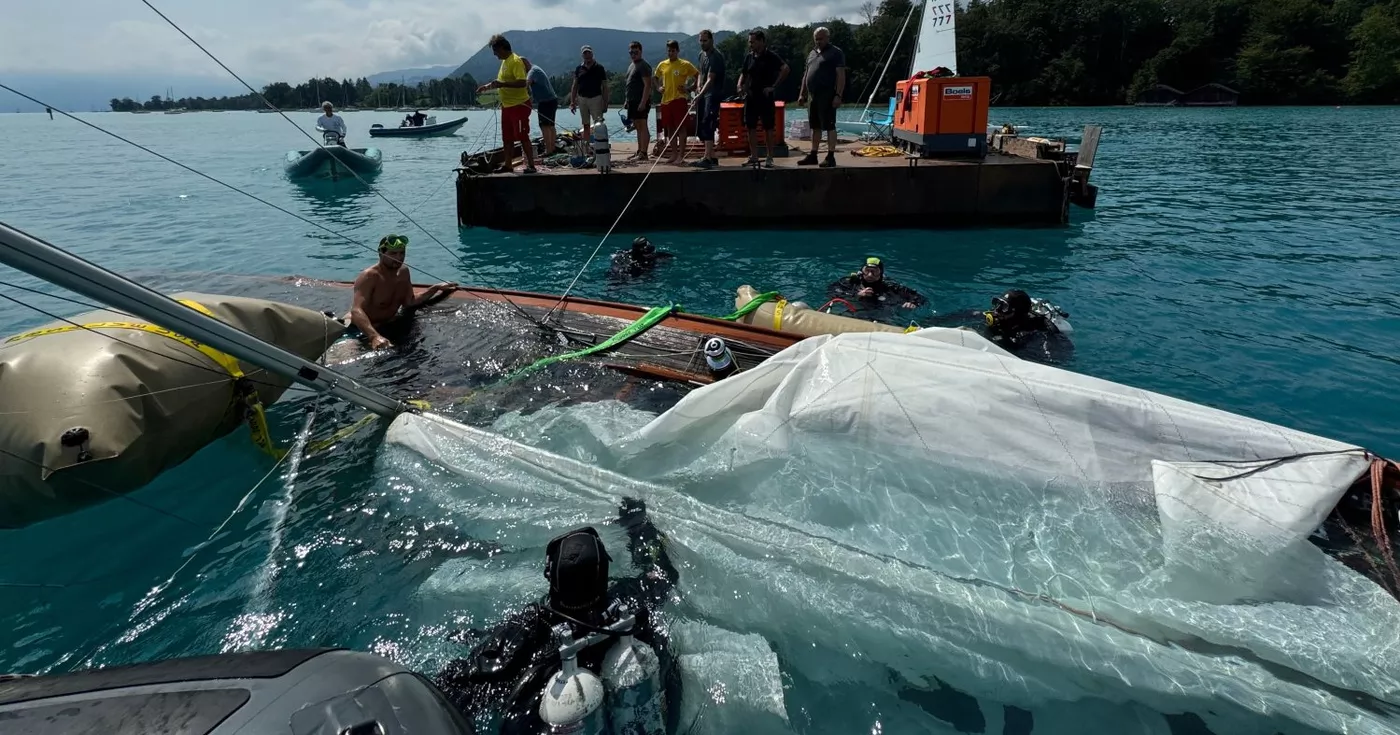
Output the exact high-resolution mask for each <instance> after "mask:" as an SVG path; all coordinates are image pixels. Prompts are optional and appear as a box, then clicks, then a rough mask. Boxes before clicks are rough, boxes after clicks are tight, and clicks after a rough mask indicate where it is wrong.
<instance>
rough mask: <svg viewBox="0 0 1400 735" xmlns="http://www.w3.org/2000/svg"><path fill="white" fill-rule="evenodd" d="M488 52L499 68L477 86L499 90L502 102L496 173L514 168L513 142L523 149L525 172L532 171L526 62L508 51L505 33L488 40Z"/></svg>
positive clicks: (532, 158)
mask: <svg viewBox="0 0 1400 735" xmlns="http://www.w3.org/2000/svg"><path fill="white" fill-rule="evenodd" d="M489 43H490V46H491V52H492V53H494V54H495V55H496V58H498V59H500V60H501V69H500V71H498V72H497V73H496V81H494V82H487V83H486V84H483V85H481V86H480V87H477V88H476V91H477V92H485V91H486V90H488V89H495V90H498V92H497V95H498V99H499V100H500V102H501V146H502V148H501V157H502V159H504V160H502V161H501V167H500V168H498V169H496V173H505V174H508V173H511V172H512V171H513V170H514V166H515V164H514V160H513V159H514V158H515V144H516V143H517V142H518V143H520V148H521V149H522V150H523V151H524V152H525V173H527V174H532V173H535V150H534V148H535V146H534V144H533V143H531V142H530V109H531V108H530V90H529V88H528V87H527V86H526V85H527V84H528V83H529V82H528V81H527V73H526V70H525V62H524V61H523V60H521V58H520V56H519V55H518V54H516V53H515V52H513V51H511V50H510V41H507V40H506V37H505V36H502V35H499V34H497V35H495V36H492V37H491V40H490V42H489Z"/></svg>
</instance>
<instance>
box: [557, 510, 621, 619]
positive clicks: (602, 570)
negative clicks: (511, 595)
mask: <svg viewBox="0 0 1400 735" xmlns="http://www.w3.org/2000/svg"><path fill="white" fill-rule="evenodd" d="M545 557H546V559H545V568H544V576H545V579H547V580H549V604H550V607H553V608H554V609H555V610H558V611H559V612H562V613H564V614H565V615H569V616H572V617H581V616H584V615H588V614H589V613H591V612H596V611H599V610H601V608H602V607H603V606H604V603H605V602H606V601H607V596H608V563H609V562H611V561H612V558H611V557H609V556H608V551H607V549H606V548H604V546H603V539H602V538H600V537H599V536H598V531H597V530H595V529H594V528H593V527H592V526H585V527H584V528H580V529H577V530H574V531H569V532H568V533H565V534H563V535H560V536H557V537H555V538H554V539H553V540H552V541H550V542H549V546H548V547H547V548H546V549H545Z"/></svg>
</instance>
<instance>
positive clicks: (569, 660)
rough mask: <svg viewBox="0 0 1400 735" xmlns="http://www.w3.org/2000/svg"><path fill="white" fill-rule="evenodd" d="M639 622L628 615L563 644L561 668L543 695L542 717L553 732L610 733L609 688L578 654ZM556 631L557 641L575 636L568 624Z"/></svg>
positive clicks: (594, 734) (603, 734) (561, 647)
mask: <svg viewBox="0 0 1400 735" xmlns="http://www.w3.org/2000/svg"><path fill="white" fill-rule="evenodd" d="M636 623H637V618H636V616H634V615H628V616H627V617H625V618H623V619H622V620H619V621H617V622H616V623H614V624H612V625H609V626H608V627H607V628H605V629H603V630H602V631H601V632H597V633H593V634H591V635H587V636H584V637H582V638H579V639H577V640H574V641H571V642H568V643H565V644H564V645H562V646H560V648H559V662H560V663H559V670H558V671H556V672H555V673H554V676H552V677H550V679H549V684H548V685H547V686H546V687H545V690H544V692H543V693H542V695H541V696H540V719H541V720H543V721H544V723H545V725H547V726H549V732H550V733H569V734H570V735H606V733H608V732H609V729H608V719H607V718H608V711H607V709H606V708H604V707H603V704H604V702H605V701H606V699H607V689H606V688H605V687H604V686H603V680H602V679H599V678H598V675H597V674H594V673H593V672H592V671H589V670H588V669H586V668H583V667H581V666H579V665H578V655H579V653H581V652H582V651H583V650H584V649H587V648H590V647H592V646H595V645H597V644H599V643H602V642H603V641H605V640H607V639H608V638H611V637H616V636H618V635H620V634H625V633H629V632H631V630H632V626H633V625H636ZM554 633H555V639H556V641H559V642H561V643H562V642H564V641H568V639H569V638H570V637H571V631H570V629H569V626H567V625H560V626H556V627H555V629H554Z"/></svg>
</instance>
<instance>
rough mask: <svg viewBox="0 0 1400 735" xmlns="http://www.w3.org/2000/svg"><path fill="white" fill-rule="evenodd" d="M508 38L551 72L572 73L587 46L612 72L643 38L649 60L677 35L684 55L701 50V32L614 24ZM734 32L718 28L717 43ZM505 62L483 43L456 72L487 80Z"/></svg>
mask: <svg viewBox="0 0 1400 735" xmlns="http://www.w3.org/2000/svg"><path fill="white" fill-rule="evenodd" d="M503 35H505V37H506V40H508V41H510V46H511V50H513V51H515V53H517V54H520V55H521V56H525V57H528V58H529V59H530V63H532V64H538V65H540V66H542V67H544V69H545V71H546V72H548V73H549V74H550V75H551V76H561V75H564V74H568V73H569V72H570V71H572V70H573V68H574V67H576V66H578V65H579V63H580V62H581V61H582V59H581V58H580V57H579V50H580V49H582V48H583V46H584V45H585V44H586V45H589V46H592V47H593V58H594V59H596V60H597V61H598V63H600V64H602V65H603V68H604V69H606V70H608V71H610V72H618V73H621V72H625V71H626V70H627V65H628V64H629V63H631V60H630V59H628V57H627V45H628V44H629V43H631V42H633V41H640V42H641V44H642V51H643V53H644V54H645V57H646V59H647V61H650V62H651V63H652V64H656V62H658V61H661V60H662V59H664V58H666V42H667V41H668V40H670V39H673V38H674V39H675V40H677V41H679V42H680V45H681V56H682V57H683V58H686V59H690V60H692V61H693V60H694V59H695V56H696V55H697V54H699V53H700V40H699V37H698V36H695V35H687V34H684V33H659V32H655V31H619V30H616V29H612V28H549V29H546V30H543V31H506V32H505V34H503ZM732 35H734V32H733V31H715V43H720V42H721V41H723V40H724V39H726V38H728V37H730V36H732ZM500 68H501V62H500V60H498V59H497V58H496V57H495V55H493V54H492V53H491V49H489V48H487V47H486V46H482V47H481V50H480V51H477V52H476V53H475V54H473V55H472V57H471V58H470V59H467V62H466V63H465V64H462V65H461V66H459V67H457V70H456V71H454V72H452V76H461V75H462V74H471V75H472V77H473V78H475V79H476V80H477V81H479V82H482V83H485V82H488V81H490V80H492V79H495V78H496V72H497V71H499V70H500Z"/></svg>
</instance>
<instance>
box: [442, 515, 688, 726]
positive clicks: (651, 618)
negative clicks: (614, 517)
mask: <svg viewBox="0 0 1400 735" xmlns="http://www.w3.org/2000/svg"><path fill="white" fill-rule="evenodd" d="M618 524H619V525H620V526H622V527H623V529H624V530H625V531H626V533H627V550H628V553H629V554H630V556H631V560H632V564H633V566H634V567H635V568H636V569H637V570H638V571H639V572H640V576H638V577H635V578H630V579H623V580H619V581H617V582H616V583H613V584H612V585H611V586H609V579H608V564H609V562H611V561H612V559H611V557H610V556H609V555H608V552H607V549H606V548H605V547H604V545H603V541H602V538H601V537H600V536H599V535H598V532H597V530H596V529H594V528H593V527H591V526H585V527H583V528H579V529H575V530H572V531H568V532H566V533H564V534H562V535H560V536H557V537H555V538H554V539H553V540H551V541H550V542H549V545H548V546H547V547H546V551H545V556H546V559H545V568H544V576H545V579H547V580H548V581H549V591H548V592H547V593H546V594H545V596H544V598H543V599H541V600H540V601H538V602H536V603H531V604H529V605H527V606H526V607H525V608H524V609H523V610H521V611H519V612H517V613H515V614H514V615H512V616H510V617H509V618H507V619H506V620H505V621H503V622H502V623H500V624H498V625H497V626H496V627H495V628H494V629H492V630H491V631H489V632H487V633H486V634H485V636H484V638H482V639H481V640H480V641H479V642H477V643H476V645H475V646H473V648H472V650H471V652H470V653H469V654H468V655H467V656H466V657H465V658H462V659H457V660H455V661H452V662H451V663H449V664H448V665H447V666H446V667H444V668H443V670H442V671H441V672H440V673H439V674H438V676H437V677H436V680H437V681H436V683H437V684H438V686H439V687H440V688H441V689H442V690H443V691H444V692H446V693H447V694H448V696H449V697H450V698H451V699H452V700H453V702H454V703H455V704H456V705H457V706H458V707H459V708H460V709H461V710H462V711H463V712H466V713H468V714H469V715H471V716H473V717H477V716H481V715H483V714H488V713H494V714H496V715H498V716H499V721H500V728H499V732H500V733H502V735H514V734H516V733H519V734H521V735H523V734H525V733H530V734H533V733H540V732H545V731H550V728H551V727H556V728H558V727H572V726H575V725H580V724H581V725H582V729H580V730H573V729H569V730H568V731H570V732H575V731H576V732H580V733H592V732H595V731H596V730H595V726H596V725H598V724H599V723H602V722H604V721H606V720H611V722H612V723H613V727H614V729H615V730H616V731H618V732H629V733H637V734H638V735H662V733H669V732H674V730H675V721H676V719H677V717H676V716H677V715H679V709H678V707H677V706H675V705H676V704H677V703H679V701H680V700H679V696H680V695H679V687H680V684H679V675H678V672H677V670H676V668H675V666H674V661H673V658H672V656H671V652H670V646H669V642H668V641H667V639H666V635H665V632H664V630H663V629H662V628H661V626H660V625H659V623H658V621H657V619H656V617H655V613H656V611H657V609H658V608H660V607H661V606H662V605H663V604H665V602H666V601H667V600H668V599H669V598H670V595H671V591H672V589H673V588H674V586H675V584H676V580H677V577H678V576H679V574H678V572H677V571H676V568H675V566H674V565H673V564H672V563H671V560H670V557H669V556H668V555H667V553H666V541H665V538H664V537H663V536H662V535H661V533H660V531H658V530H657V528H656V527H655V526H654V525H653V524H652V522H651V520H650V517H649V516H648V515H647V512H646V506H645V505H644V504H643V503H642V501H640V500H636V499H632V498H624V499H623V501H622V503H621V505H620V506H619V508H618ZM565 689H568V691H575V690H577V691H578V692H581V693H583V694H582V700H583V701H580V698H579V697H572V698H571V697H569V696H564V697H563V698H560V695H561V694H566V692H565ZM604 691H606V695H604V694H603V692H604ZM604 697H606V702H604V701H603V698H604ZM668 703H669V704H668Z"/></svg>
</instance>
